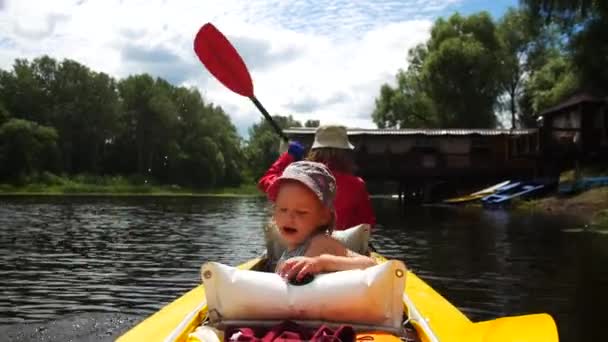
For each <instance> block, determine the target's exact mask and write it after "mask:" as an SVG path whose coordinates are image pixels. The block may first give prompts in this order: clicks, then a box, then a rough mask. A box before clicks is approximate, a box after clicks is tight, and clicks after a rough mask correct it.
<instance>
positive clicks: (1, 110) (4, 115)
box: [0, 102, 11, 126]
mask: <svg viewBox="0 0 608 342" xmlns="http://www.w3.org/2000/svg"><path fill="white" fill-rule="evenodd" d="M10 116H11V115H10V114H9V112H8V110H6V108H5V107H4V105H3V104H2V102H0V126H2V124H3V123H5V122H6V121H8V119H9V118H10Z"/></svg>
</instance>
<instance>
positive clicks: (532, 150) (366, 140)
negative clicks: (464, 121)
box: [285, 128, 540, 195]
mask: <svg viewBox="0 0 608 342" xmlns="http://www.w3.org/2000/svg"><path fill="white" fill-rule="evenodd" d="M347 130H348V136H349V139H350V141H351V142H352V144H353V145H354V146H355V152H354V153H355V160H356V163H357V166H358V171H357V173H358V174H359V175H361V176H362V177H364V178H365V179H366V180H371V181H373V180H379V181H393V182H397V183H398V184H400V188H407V189H415V191H420V190H422V191H424V192H425V193H427V195H428V194H429V193H430V192H431V190H429V187H435V186H436V185H437V184H444V185H445V184H451V185H455V186H458V185H464V184H466V183H470V184H480V183H492V182H498V181H501V180H504V179H513V178H520V179H526V178H533V177H536V176H538V175H539V168H538V165H537V162H536V161H537V160H538V153H539V149H540V146H539V135H538V130H536V129H516V130H504V129H355V128H352V129H350V128H349V129H347ZM285 133H286V134H287V135H288V136H289V137H290V138H291V139H294V140H298V141H300V142H302V143H303V144H304V145H305V146H306V147H307V148H308V147H310V146H311V145H312V142H313V139H314V133H315V128H291V129H288V130H286V131H285Z"/></svg>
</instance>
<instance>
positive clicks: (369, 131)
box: [285, 127, 537, 136]
mask: <svg viewBox="0 0 608 342" xmlns="http://www.w3.org/2000/svg"><path fill="white" fill-rule="evenodd" d="M315 131H316V128H308V127H291V128H288V129H286V130H285V134H288V135H289V134H315ZM536 131H537V130H536V129H535V128H532V129H464V128H463V129H460V128H454V129H443V128H438V129H430V128H429V129H426V128H425V129H418V128H402V129H395V128H347V132H348V135H430V136H445V135H458V136H464V135H484V136H494V135H527V134H532V133H536Z"/></svg>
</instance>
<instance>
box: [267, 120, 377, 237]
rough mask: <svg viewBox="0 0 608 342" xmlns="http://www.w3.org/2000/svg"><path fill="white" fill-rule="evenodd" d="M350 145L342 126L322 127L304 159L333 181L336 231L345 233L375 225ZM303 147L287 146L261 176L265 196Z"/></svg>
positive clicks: (363, 183)
mask: <svg viewBox="0 0 608 342" xmlns="http://www.w3.org/2000/svg"><path fill="white" fill-rule="evenodd" d="M353 149H354V147H353V145H352V144H351V143H350V142H349V141H348V136H347V134H346V128H345V127H344V126H329V125H328V126H321V127H319V128H317V131H316V133H315V141H314V143H313V144H312V147H311V150H310V153H309V154H308V157H307V158H306V159H307V160H310V161H315V162H320V163H323V164H325V165H326V166H327V167H328V168H329V169H330V170H331V172H332V174H333V175H334V177H335V178H336V184H337V192H336V199H335V212H336V223H335V229H336V230H344V229H347V228H350V227H353V226H356V225H359V224H362V223H367V224H369V225H370V226H372V227H373V226H374V225H375V224H376V218H375V215H374V210H373V208H372V205H371V201H370V198H369V193H368V192H367V188H366V186H365V182H364V181H363V179H361V178H359V177H357V176H355V175H354V174H353V169H354V162H353V155H352V154H353V152H352V150H353ZM303 155H304V148H303V147H302V145H301V144H300V143H298V142H297V141H294V142H290V143H289V149H288V151H287V152H285V153H283V154H282V155H281V156H279V159H277V161H275V162H274V164H272V166H271V167H270V168H269V169H268V171H266V173H265V174H264V176H262V178H260V180H259V181H258V187H259V188H260V190H262V191H264V192H265V193H267V192H268V189H269V187H270V186H271V185H272V183H274V181H275V180H276V179H277V178H278V177H279V176H280V175H281V174H282V173H283V170H285V168H286V167H287V166H288V165H289V164H291V163H293V162H294V161H298V160H301V159H302V157H303Z"/></svg>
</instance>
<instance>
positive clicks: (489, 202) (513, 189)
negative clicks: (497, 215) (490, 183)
mask: <svg viewBox="0 0 608 342" xmlns="http://www.w3.org/2000/svg"><path fill="white" fill-rule="evenodd" d="M546 186H547V184H544V183H540V182H513V183H510V184H507V185H506V186H504V187H502V188H499V189H498V190H496V192H495V193H494V194H492V195H489V196H486V197H484V198H482V199H481V202H482V204H483V206H484V207H485V208H497V207H502V206H506V205H508V204H510V203H511V200H512V199H514V198H527V197H530V196H532V195H535V194H537V193H539V192H541V190H543V189H544V188H545V187H546Z"/></svg>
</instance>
